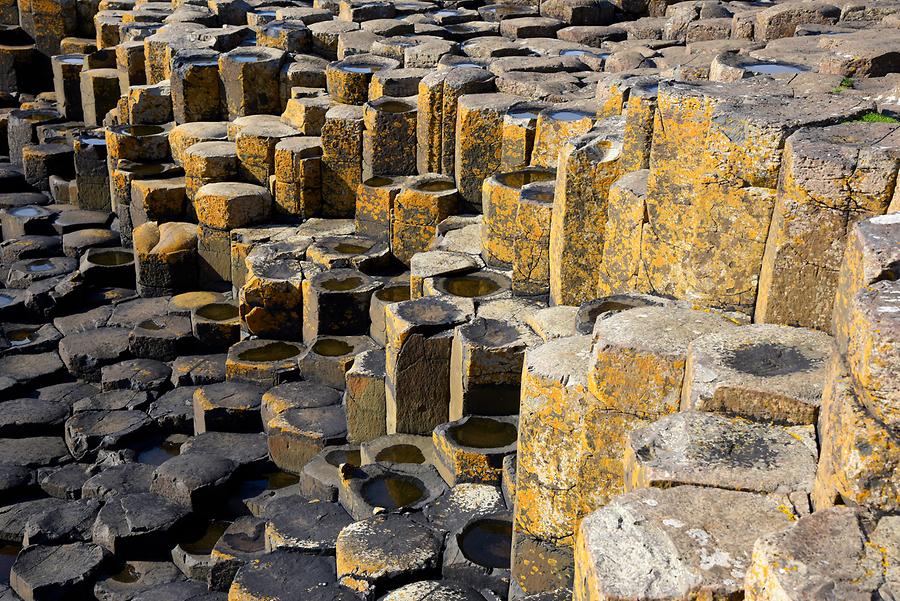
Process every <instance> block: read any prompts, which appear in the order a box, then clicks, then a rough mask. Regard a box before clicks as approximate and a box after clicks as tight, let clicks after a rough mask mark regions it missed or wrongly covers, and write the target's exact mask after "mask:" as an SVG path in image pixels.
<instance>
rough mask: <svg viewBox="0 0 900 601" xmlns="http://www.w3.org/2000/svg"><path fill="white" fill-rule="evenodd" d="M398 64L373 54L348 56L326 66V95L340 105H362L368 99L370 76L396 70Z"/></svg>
mask: <svg viewBox="0 0 900 601" xmlns="http://www.w3.org/2000/svg"><path fill="white" fill-rule="evenodd" d="M398 67H400V63H399V62H397V61H395V60H393V59H390V58H384V57H383V56H375V55H374V54H359V55H354V56H349V57H347V58H346V59H344V60H342V61H337V62H334V63H331V64H329V65H328V67H327V68H326V69H325V77H326V78H327V81H328V95H329V96H331V97H332V98H334V99H335V100H336V101H337V102H340V103H342V104H354V105H362V104H364V103H365V102H366V101H367V100H368V99H369V83H370V82H371V81H372V74H373V73H375V72H377V71H383V70H385V69H397V68H398Z"/></svg>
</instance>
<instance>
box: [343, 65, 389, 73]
mask: <svg viewBox="0 0 900 601" xmlns="http://www.w3.org/2000/svg"><path fill="white" fill-rule="evenodd" d="M338 69H340V70H341V71H346V72H348V73H375V72H376V71H381V69H382V66H381V65H376V64H375V63H355V64H352V65H339V66H338Z"/></svg>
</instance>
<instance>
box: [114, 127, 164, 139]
mask: <svg viewBox="0 0 900 601" xmlns="http://www.w3.org/2000/svg"><path fill="white" fill-rule="evenodd" d="M165 131H166V130H165V128H163V127H160V126H158V125H123V126H121V127H120V128H119V130H118V132H119V133H123V134H126V135H129V136H134V137H136V138H146V137H147V136H156V135H159V134H162V133H165Z"/></svg>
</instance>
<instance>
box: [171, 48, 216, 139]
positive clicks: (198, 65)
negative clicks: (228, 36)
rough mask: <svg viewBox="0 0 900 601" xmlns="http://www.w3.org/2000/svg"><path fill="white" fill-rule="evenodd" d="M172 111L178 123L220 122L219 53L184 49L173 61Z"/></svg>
mask: <svg viewBox="0 0 900 601" xmlns="http://www.w3.org/2000/svg"><path fill="white" fill-rule="evenodd" d="M169 79H170V81H171V85H172V112H173V115H174V117H175V122H176V123H190V122H192V121H217V120H219V119H220V118H221V114H222V104H223V102H222V88H223V84H222V83H221V80H220V79H219V53H218V52H216V51H214V50H182V51H180V52H178V53H177V54H176V55H175V57H174V59H173V60H172V74H171V77H170V78H169Z"/></svg>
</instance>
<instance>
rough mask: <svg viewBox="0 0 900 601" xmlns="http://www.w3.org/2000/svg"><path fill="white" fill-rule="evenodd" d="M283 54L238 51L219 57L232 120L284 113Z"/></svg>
mask: <svg viewBox="0 0 900 601" xmlns="http://www.w3.org/2000/svg"><path fill="white" fill-rule="evenodd" d="M283 61H284V51H283V50H278V49H276V48H263V47H253V48H236V49H234V50H232V51H230V52H226V53H225V54H223V55H221V56H220V57H219V76H220V77H221V79H222V83H223V85H224V88H225V107H226V109H227V112H228V117H229V118H230V119H235V118H236V117H243V116H245V115H258V114H264V113H268V114H275V113H278V112H280V111H281V96H280V94H281V92H280V90H279V87H278V78H279V73H280V71H281V65H282V63H283Z"/></svg>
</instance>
